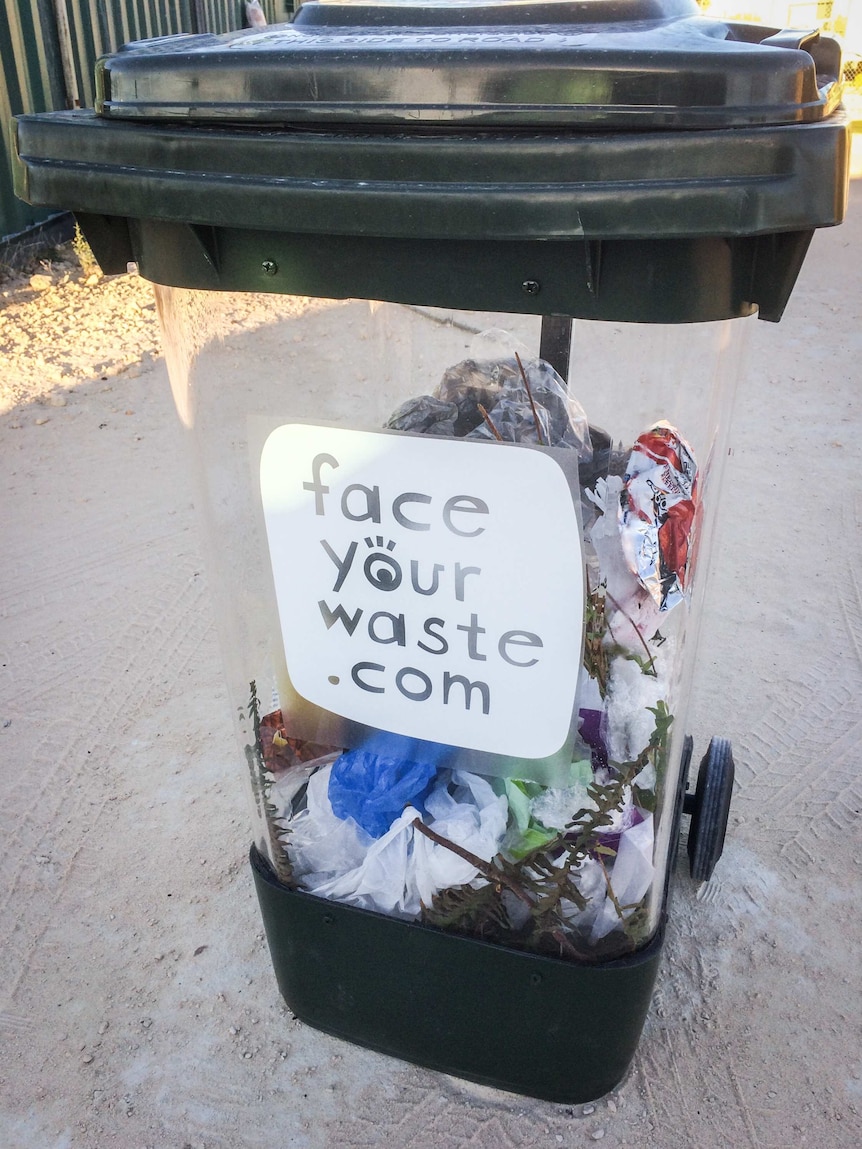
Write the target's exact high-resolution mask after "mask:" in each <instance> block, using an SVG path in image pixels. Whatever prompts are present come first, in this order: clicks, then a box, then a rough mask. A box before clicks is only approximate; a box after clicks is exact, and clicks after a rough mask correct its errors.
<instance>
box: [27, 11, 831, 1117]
mask: <svg viewBox="0 0 862 1149" xmlns="http://www.w3.org/2000/svg"><path fill="white" fill-rule="evenodd" d="M840 75H841V59H840V51H839V49H838V46H837V44H836V43H835V42H834V41H833V40H831V39H830V38H829V37H827V36H821V35H818V34H817V33H815V32H808V31H804V32H796V31H788V30H781V29H774V28H765V27H761V26H754V25H747V24H737V23H728V22H724V21H719V20H711V19H708V18H706V17H704V16H702V15H701V14H700V12H699V9H698V6H697V4H696V3H695V0H589V2H588V0H540V2H537V3H529V2H526V0H498V2H496V3H482V2H481V0H480V2H475V0H472V2H471V0H448V2H436V3H428V4H423V3H421V2H419V0H417V2H416V3H397V4H396V3H394V2H393V3H387V2H385V0H381V2H379V3H363V2H361V0H360V2H355V3H348V2H338V0H307V2H306V3H304V4H302V6H301V7H300V8H299V10H298V12H297V14H296V16H295V18H294V20H293V21H292V22H291V23H290V24H286V25H280V26H276V27H273V28H263V29H252V30H248V31H245V32H240V33H236V34H230V35H225V36H210V35H197V36H173V37H168V38H165V39H160V40H151V41H143V42H140V43H135V44H130V45H127V46H126V47H125V48H124V49H122V50H121V51H119V52H117V53H115V54H113V55H111V56H107V57H105V58H103V59H102V60H101V61H99V64H98V67H97V84H98V100H97V104H96V107H95V110H94V111H75V112H64V113H56V114H51V115H37V116H21V117H19V118H18V120H17V125H16V133H17V136H16V139H17V157H16V179H17V190H18V194H19V195H20V196H21V197H22V198H23V199H25V200H27V201H28V202H30V203H31V204H35V205H51V206H57V207H64V208H68V209H71V210H72V211H74V212H75V214H76V217H77V219H78V221H79V223H80V225H81V228H82V229H83V231H84V233H85V235H86V237H87V239H88V241H89V243H90V245H91V247H92V249H93V251H94V253H95V254H96V256H97V258H98V259H99V261H100V263H101V265H102V268H103V270H104V271H105V272H107V273H112V272H120V271H125V269H126V267H127V264H128V263H130V262H134V263H136V264H137V265H138V268H139V269H140V273H141V274H142V275H143V276H145V277H146V278H147V279H149V280H151V281H152V282H153V284H154V285H155V293H156V299H157V304H158V310H159V315H160V318H161V323H162V329H163V335H164V342H165V348H166V355H167V360H168V367H169V371H170V378H171V386H172V389H173V393H174V398H175V401H176V406H177V411H178V414H179V417H180V419H181V421H182V423H183V425H184V427H185V428H186V429H187V436H188V442H189V450H190V452H191V454H192V457H193V459H194V466H195V470H196V474H197V480H198V483H199V491H200V497H199V502H200V507H201V511H202V520H203V524H204V528H205V536H206V543H207V547H208V555H209V569H210V570H211V572H212V581H213V584H214V587H215V594H216V597H217V606H218V616H219V619H220V630H221V641H222V647H223V651H224V657H225V665H226V672H227V677H228V685H229V690H230V696H231V699H232V705H233V708H234V713H235V715H236V716H237V717H236V725H237V734H238V738H239V747H240V762H241V764H242V768H243V771H244V776H245V777H246V780H247V782H248V790H249V795H250V799H251V804H252V809H253V812H254V826H255V830H254V844H253V846H252V849H251V865H252V870H253V874H254V881H255V883H256V887H257V892H258V895H259V899H260V905H261V910H262V913H263V918H264V923H265V927H266V933H267V938H268V941H269V946H270V950H271V953H272V959H273V963H274V967H275V972H276V976H277V979H278V984H279V987H280V989H281V992H282V994H283V995H284V997H285V999H286V1001H287V1002H288V1004H289V1005H290V1008H291V1009H292V1010H293V1011H294V1013H295V1014H296V1015H297V1016H298V1017H299V1018H301V1019H302V1020H304V1021H306V1022H307V1023H308V1024H310V1025H312V1026H316V1027H318V1028H320V1029H322V1030H325V1031H327V1032H329V1033H333V1034H337V1035H339V1036H341V1037H344V1038H346V1039H348V1040H350V1041H353V1042H357V1043H359V1044H361V1045H365V1046H369V1047H371V1048H374V1049H377V1050H381V1051H383V1052H386V1053H390V1054H393V1055H395V1056H398V1057H401V1058H405V1059H407V1060H409V1061H413V1062H416V1063H419V1064H422V1065H426V1066H430V1067H432V1068H435V1069H439V1070H443V1071H445V1072H448V1073H454V1074H457V1075H461V1076H463V1077H466V1078H470V1079H473V1080H476V1081H479V1082H484V1083H488V1084H491V1085H495V1086H497V1087H500V1088H503V1089H509V1090H514V1091H517V1092H521V1093H526V1094H530V1095H534V1096H536V1097H541V1098H547V1099H550V1100H553V1101H563V1102H568V1103H573V1102H581V1101H587V1100H591V1099H594V1098H596V1097H598V1096H600V1095H601V1094H603V1093H605V1092H606V1091H608V1090H609V1089H611V1088H613V1087H614V1086H615V1085H616V1084H618V1083H619V1082H620V1080H621V1079H622V1078H623V1076H624V1075H625V1073H626V1071H627V1069H628V1066H629V1064H630V1062H631V1060H632V1058H633V1056H634V1053H635V1050H636V1047H637V1043H638V1040H639V1037H640V1033H641V1029H642V1026H643V1022H644V1018H645V1016H646V1013H647V1010H648V1008H649V1004H650V998H651V994H652V989H653V984H654V981H655V977H656V972H657V968H658V963H659V960H660V955H661V950H662V941H663V933H664V925H665V920H666V915H667V912H668V897H669V885H670V879H671V873H672V870H673V866H674V863H675V857H676V852H677V844H678V839H679V835H680V826H681V821H682V818H683V816H690V819H691V821H690V824H689V830H688V851H689V859H690V868H691V873H692V875H693V877H694V878H695V879H696V880H698V881H702V880H705V879H708V878H709V877H710V875H711V873H712V871H713V868H714V867H715V865H716V863H717V861H718V859H719V857H720V855H721V851H722V845H723V842H724V835H725V829H726V825H727V818H728V809H729V804H730V799H731V790H732V784H733V756H732V752H731V748H730V744H729V743H728V742H727V741H726V740H724V739H721V738H715V739H713V740H712V742H711V744H710V746H709V747H708V749H707V750H706V751H705V753H703V756H702V761H701V763H700V767H699V770H698V773H697V778H696V780H695V779H694V778H693V779H692V782H693V786H694V789H693V790H692V791H691V792H687V777H688V774H689V764H690V762H691V760H692V757H693V753H694V748H693V744H692V740H691V738H689V737H687V736H686V725H685V722H686V719H685V714H686V702H687V697H688V694H689V687H690V683H691V680H692V676H693V674H694V671H695V667H696V638H697V633H696V631H697V621H698V617H699V613H700V608H701V604H702V600H703V595H704V581H705V574H706V570H707V567H708V562H709V553H708V552H709V546H710V540H711V537H712V535H713V527H714V523H715V519H716V512H717V491H718V487H719V479H720V474H719V472H720V469H721V466H722V462H723V458H724V456H725V454H726V446H725V444H726V440H727V434H728V425H729V420H730V414H731V407H732V402H733V394H734V388H735V383H736V378H737V376H738V374H739V370H740V362H741V348H742V344H743V342H744V336H745V333H746V331H747V329H748V328H749V326H750V324H751V323H752V322H753V321H754V316H759V317H760V318H761V319H767V320H771V321H777V320H779V319H780V317H781V314H782V311H783V309H784V307H785V304H786V302H787V299H788V297H789V295H790V292H791V291H792V288H793V285H794V282H795V280H796V277H797V275H798V273H799V270H800V268H801V266H802V262H803V260H804V258H805V253H806V250H807V247H808V244H809V242H810V240H811V237H812V235H813V233H814V231H815V229H816V228H819V227H826V226H831V225H834V224H838V223H840V221H841V219H842V218H843V213H844V208H845V199H846V183H847V149H848V141H847V126H846V122H845V118H844V115H843V112H842V110H841V106H840V83H839V77H840Z"/></svg>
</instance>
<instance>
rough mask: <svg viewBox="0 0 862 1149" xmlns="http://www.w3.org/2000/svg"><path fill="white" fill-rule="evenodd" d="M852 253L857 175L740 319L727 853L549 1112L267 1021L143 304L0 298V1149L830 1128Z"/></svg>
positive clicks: (847, 755) (497, 1139)
mask: <svg viewBox="0 0 862 1149" xmlns="http://www.w3.org/2000/svg"><path fill="white" fill-rule="evenodd" d="M860 239H862V182H860V181H856V182H855V183H854V185H853V200H852V205H851V212H850V216H849V220H848V222H847V224H846V225H845V226H844V227H843V228H840V229H835V230H831V231H827V232H821V233H819V234H818V235H817V237H816V238H815V241H814V245H813V248H812V251H811V254H810V256H809V259H808V262H807V263H806V266H805V268H804V270H803V273H802V277H801V280H800V283H799V285H798V288H797V290H796V293H795V295H794V297H793V299H792V301H791V304H790V307H789V309H788V311H787V314H786V317H785V319H784V322H783V323H782V324H781V325H779V326H777V327H775V326H770V325H767V324H757V325H756V330H755V331H754V333H753V345H752V347H751V354H750V360H749V362H750V368H749V370H748V372H747V377H746V379H745V380H744V382H743V386H742V387H741V390H740V397H739V402H738V405H737V414H736V420H735V427H734V434H733V436H732V438H733V444H734V445H733V454H732V458H731V459H730V461H729V473H728V475H727V480H726V485H725V491H724V498H725V504H724V515H723V522H724V525H723V534H722V539H721V546H720V547H719V548H718V559H717V562H716V566H715V572H714V578H713V583H712V587H711V599H710V609H709V613H708V616H707V619H706V622H705V630H704V634H703V637H702V645H701V651H702V657H701V660H700V666H699V672H698V678H697V681H696V685H695V706H694V722H693V724H692V732H693V734H694V735H695V738H696V744H697V746H698V747H699V748H700V749H701V751H702V749H703V748H704V747H705V744H706V742H707V740H708V738H709V736H710V735H712V734H714V733H717V734H722V735H724V736H727V737H730V738H731V739H732V740H733V743H734V748H735V755H736V761H737V779H738V786H737V793H736V796H735V799H734V805H733V809H732V823H733V824H732V827H731V836H730V838H729V841H728V844H727V848H726V851H725V855H724V857H723V859H722V861H721V863H720V864H719V867H718V869H717V870H716V873H715V875H714V877H713V879H712V880H711V881H710V882H709V883H708V884H706V885H705V886H703V887H701V888H699V889H698V888H696V887H695V886H694V885H693V884H692V883H691V881H690V880H689V879H688V878H687V877H686V874H685V868H684V866H683V865H680V867H679V873H678V881H677V885H676V892H675V898H674V903H673V909H672V916H671V925H670V936H669V944H668V947H667V951H666V960H665V962H664V968H663V973H662V975H661V979H660V983H659V987H658V990H657V993H656V995H655V998H654V1002H653V1006H652V1010H651V1012H650V1016H649V1019H648V1021H647V1025H646V1029H645V1032H644V1035H643V1040H642V1043H641V1046H640V1050H639V1053H638V1055H637V1059H636V1061H635V1064H634V1067H633V1070H632V1072H631V1074H630V1076H629V1078H628V1080H627V1081H626V1082H625V1083H624V1084H623V1085H622V1086H621V1087H620V1088H619V1089H618V1090H617V1091H616V1092H615V1094H614V1095H613V1096H612V1097H611V1098H607V1099H604V1100H602V1101H599V1102H597V1104H596V1105H595V1106H586V1107H584V1106H578V1107H577V1108H575V1109H571V1108H567V1107H563V1106H556V1105H549V1104H545V1103H539V1102H535V1101H532V1100H530V1099H526V1098H520V1097H513V1096H511V1095H508V1094H502V1093H497V1092H495V1091H493V1090H491V1089H486V1088H482V1087H478V1086H472V1085H469V1084H466V1083H464V1082H460V1081H457V1080H455V1079H453V1078H449V1077H446V1076H442V1075H440V1074H436V1073H431V1072H426V1071H424V1070H419V1069H415V1068H412V1067H410V1066H407V1065H404V1064H401V1063H400V1062H397V1061H394V1060H392V1059H389V1058H386V1057H383V1056H378V1055H375V1054H372V1053H369V1052H366V1051H363V1050H361V1049H357V1048H354V1047H352V1046H350V1045H347V1044H344V1043H342V1042H339V1041H337V1040H335V1039H332V1038H329V1037H326V1036H323V1035H320V1034H318V1033H316V1032H314V1031H313V1030H311V1029H308V1028H306V1027H304V1026H303V1025H301V1024H299V1023H298V1022H296V1021H295V1020H293V1019H292V1017H291V1016H290V1014H289V1013H288V1011H287V1010H286V1008H285V1007H284V1005H283V1004H282V1003H281V1001H280V999H279V996H278V993H277V990H276V986H275V981H274V978H273V975H272V972H271V968H270V964H269V958H268V954H267V950H266V945H265V942H264V939H263V934H262V931H261V926H260V923H259V917H258V911H257V906H256V902H255V898H254V893H253V890H252V885H251V878H250V874H249V872H248V869H247V865H246V861H245V855H246V850H247V845H248V838H249V833H248V828H247V827H248V824H249V823H248V820H247V813H246V807H245V804H244V798H243V794H242V790H241V784H240V770H239V769H237V766H238V761H237V754H236V750H235V746H234V742H233V736H232V731H231V728H230V726H229V720H228V703H227V700H226V696H225V693H224V691H223V688H222V685H221V673H220V663H219V657H218V653H217V649H216V639H215V634H214V629H213V619H212V613H211V607H210V604H209V601H208V597H207V588H206V570H205V569H204V567H203V563H202V559H201V555H200V551H199V543H198V536H197V533H196V524H195V521H194V516H193V507H192V499H191V494H190V486H189V479H188V476H187V472H186V470H185V461H184V459H183V457H182V452H181V450H180V449H179V448H180V431H179V428H178V425H177V423H176V420H175V417H174V413H173V408H172V404H171V400H170V394H169V390H168V385H167V379H166V374H165V368H164V363H163V361H162V360H161V359H160V358H158V353H157V350H156V348H157V345H156V344H155V343H154V342H153V340H154V338H155V335H154V330H155V329H154V318H153V314H152V311H151V310H150V309H149V302H150V295H149V289H148V287H147V286H146V285H145V284H143V283H141V282H140V281H138V280H134V279H131V278H129V277H123V278H121V279H116V280H113V281H102V282H99V283H95V284H92V285H90V286H87V285H86V284H84V283H82V282H81V281H80V277H75V276H73V275H71V269H70V268H68V267H64V266H62V265H61V266H57V265H55V266H54V267H53V268H49V269H43V270H44V271H45V273H46V274H48V275H49V276H50V277H51V280H52V282H51V284H50V285H46V284H44V283H43V284H42V285H41V287H42V288H44V290H38V291H37V290H34V289H32V288H30V287H29V286H22V285H21V284H20V283H14V282H13V283H12V284H11V285H7V290H8V294H7V296H6V299H5V304H6V306H5V309H4V310H3V312H2V313H1V314H2V319H0V347H2V348H4V349H5V352H6V354H7V366H6V368H5V369H4V376H3V385H2V396H3V399H4V401H5V405H4V408H3V410H4V413H2V414H0V444H2V447H0V468H2V476H3V477H2V489H3V511H2V524H3V528H2V540H3V546H2V550H0V585H2V588H3V591H2V618H3V622H2V638H0V642H2V666H1V667H0V669H2V701H0V738H2V743H0V746H2V753H0V850H2V855H0V904H2V913H0V963H2V965H0V1145H2V1146H3V1147H4V1149H66V1147H74V1149H114V1147H116V1149H145V1147H150V1149H190V1147H194V1149H216V1147H218V1149H244V1147H249V1149H252V1147H256V1146H267V1147H269V1146H276V1145H278V1146H296V1147H297V1149H299V1147H309V1149H320V1147H327V1146H336V1145H338V1146H342V1145H346V1146H367V1145H389V1146H393V1147H394V1149H401V1147H406V1146H433V1147H440V1149H443V1147H446V1149H456V1147H461V1146H473V1147H477V1149H478V1147H487V1149H508V1147H518V1149H521V1147H523V1149H527V1147H533V1146H537V1147H538V1146H542V1147H548V1149H554V1147H556V1146H564V1147H575V1146H585V1145H590V1144H593V1143H594V1142H599V1141H601V1142H602V1143H603V1145H607V1146H608V1149H610V1147H612V1146H622V1145H628V1146H655V1147H659V1149H719V1147H731V1146H732V1147H734V1149H739V1147H743V1146H745V1147H749V1149H787V1147H788V1146H791V1145H794V1146H796V1145H811V1146H815V1145H816V1146H817V1147H818V1149H845V1147H850V1146H855V1145H858V1144H862V1040H860V1038H862V1011H860V1000H862V966H860V958H859V955H860V952H862V924H860V911H859V905H860V903H859V891H860V880H862V832H860V809H862V781H860V778H862V775H860V771H859V749H858V748H859V744H860V740H862V717H860V715H862V710H860V704H859V699H860V697H862V645H860V644H862V604H860V580H859V569H860V562H862V545H860V526H862V486H860V482H859V470H860V461H862V460H860V448H859V444H860V441H862V404H860V398H859V382H860V370H862V368H860V364H862V334H860V315H862V306H860V303H861V302H862V261H860V258H859V251H860V246H859V245H860ZM64 276H70V278H68V279H67V280H66V281H65V282H63V277H64ZM0 286H2V285H0ZM38 286H39V285H38V284H37V287H38ZM99 322H100V323H101V325H102V326H101V330H100V329H99V328H98V327H97V326H96V325H97V323H99ZM16 340H18V341H17V342H16ZM152 350H156V357H155V358H153V357H152V356H151V355H150V352H151V351H152ZM39 355H41V356H42V360H41V363H39V362H38V360H37V358H36V357H37V356H39ZM491 1023H492V1019H489V1024H491ZM572 1040H573V1041H577V1034H573V1035H572Z"/></svg>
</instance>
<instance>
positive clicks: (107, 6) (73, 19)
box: [0, 0, 291, 240]
mask: <svg viewBox="0 0 862 1149" xmlns="http://www.w3.org/2000/svg"><path fill="white" fill-rule="evenodd" d="M260 2H261V7H262V8H263V11H264V14H265V16H266V18H267V21H268V22H269V23H270V24H277V23H279V22H281V21H283V20H286V19H287V18H288V13H289V12H290V10H291V0H260ZM244 24H245V0H0V240H2V239H4V238H6V237H8V236H10V235H14V234H16V233H17V232H19V231H23V230H25V229H26V228H28V227H30V226H31V225H32V224H35V223H39V222H41V221H42V220H44V219H45V218H47V214H46V213H45V212H39V211H35V210H34V209H33V208H31V207H29V206H28V205H27V204H24V203H22V202H21V201H20V200H18V199H16V198H15V194H14V192H13V190H12V171H11V154H12V148H11V143H12V139H11V136H12V117H13V116H15V115H18V113H20V112H44V111H51V110H55V109H61V108H77V107H82V108H84V107H92V104H93V72H94V68H95V63H96V60H97V59H98V57H99V56H101V55H102V54H103V53H105V52H112V51H114V50H115V49H116V48H118V47H119V46H120V45H121V44H125V43H128V41H130V40H144V39H149V38H150V37H152V36H170V35H173V34H174V33H177V32H216V33H218V32H230V31H233V30H234V29H237V28H242V27H243V26H244Z"/></svg>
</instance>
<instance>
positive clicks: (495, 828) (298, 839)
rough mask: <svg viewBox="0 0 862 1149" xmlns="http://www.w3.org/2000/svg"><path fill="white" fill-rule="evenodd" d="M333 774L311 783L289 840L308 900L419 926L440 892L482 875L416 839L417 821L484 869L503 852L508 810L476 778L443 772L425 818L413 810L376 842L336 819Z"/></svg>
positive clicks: (318, 775)
mask: <svg viewBox="0 0 862 1149" xmlns="http://www.w3.org/2000/svg"><path fill="white" fill-rule="evenodd" d="M331 771H332V766H331V765H325V766H323V767H322V768H321V769H319V770H317V771H316V772H315V773H314V774H313V775H312V776H311V778H310V779H309V782H308V789H307V791H306V797H305V808H304V809H302V810H300V811H299V812H298V813H297V814H296V815H295V816H294V817H293V819H292V820H291V821H290V823H289V832H288V834H287V836H286V842H287V845H288V848H289V851H290V857H291V860H292V863H293V870H294V875H295V876H296V877H297V878H298V880H299V884H300V886H301V888H302V889H304V890H306V891H307V892H308V893H311V894H317V895H319V896H320V897H324V898H333V899H335V900H337V901H343V902H348V903H349V904H351V905H355V906H360V907H362V908H364V909H370V910H378V911H380V912H382V913H388V914H392V915H394V916H397V917H404V918H415V917H416V916H417V915H418V914H419V913H420V911H421V908H422V905H423V904H424V905H430V903H431V899H432V898H433V896H434V895H435V894H436V893H437V892H438V891H439V890H442V889H446V888H447V887H449V886H457V885H462V884H464V883H467V882H470V881H472V880H473V879H474V878H475V877H476V876H477V873H478V870H477V869H476V867H475V866H473V865H472V864H471V863H470V862H468V861H466V860H465V859H464V858H462V857H460V856H459V855H458V854H455V853H454V852H453V851H452V850H450V849H448V848H447V847H445V846H442V845H439V844H438V843H437V842H432V841H431V840H430V839H429V838H427V837H425V835H423V834H422V833H421V832H420V831H417V830H416V829H415V828H414V826H413V822H414V820H415V819H416V818H419V819H421V820H422V821H423V823H425V824H426V825H428V826H429V827H431V828H432V829H433V830H434V832H435V833H437V834H439V835H441V836H442V837H444V838H446V839H448V840H449V841H451V842H454V843H456V844H457V845H459V846H462V847H463V848H464V849H466V850H468V851H469V852H470V853H472V854H475V855H476V856H477V857H478V858H481V859H482V860H483V861H490V860H491V858H493V857H494V856H495V855H496V854H497V852H498V851H499V848H500V843H501V841H502V839H503V835H504V834H505V831H506V823H507V821H508V806H507V803H506V799H505V796H501V795H497V794H495V793H494V790H493V789H492V787H491V785H490V784H489V783H488V782H487V781H486V780H485V779H484V778H482V777H480V776H479V775H477V774H470V773H468V772H466V771H460V770H459V771H450V770H446V769H443V770H440V771H439V773H438V776H437V778H436V780H435V782H434V785H433V786H432V788H431V790H430V791H429V792H428V795H427V797H426V799H425V813H424V815H423V814H422V813H421V812H420V811H419V810H418V809H417V808H416V807H415V806H407V807H406V808H405V809H403V810H402V812H401V813H400V814H399V815H398V817H397V818H395V820H394V821H393V822H392V824H391V825H390V827H389V829H388V830H387V831H386V833H385V834H383V835H382V836H381V837H379V838H376V839H375V838H372V837H371V835H370V834H367V833H366V832H365V830H363V829H362V827H361V826H360V825H359V824H358V823H357V822H356V821H355V820H354V819H353V818H350V817H348V818H339V817H338V816H337V815H336V814H335V813H334V812H333V810H332V806H331V804H330V801H329V785H330V775H331Z"/></svg>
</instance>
